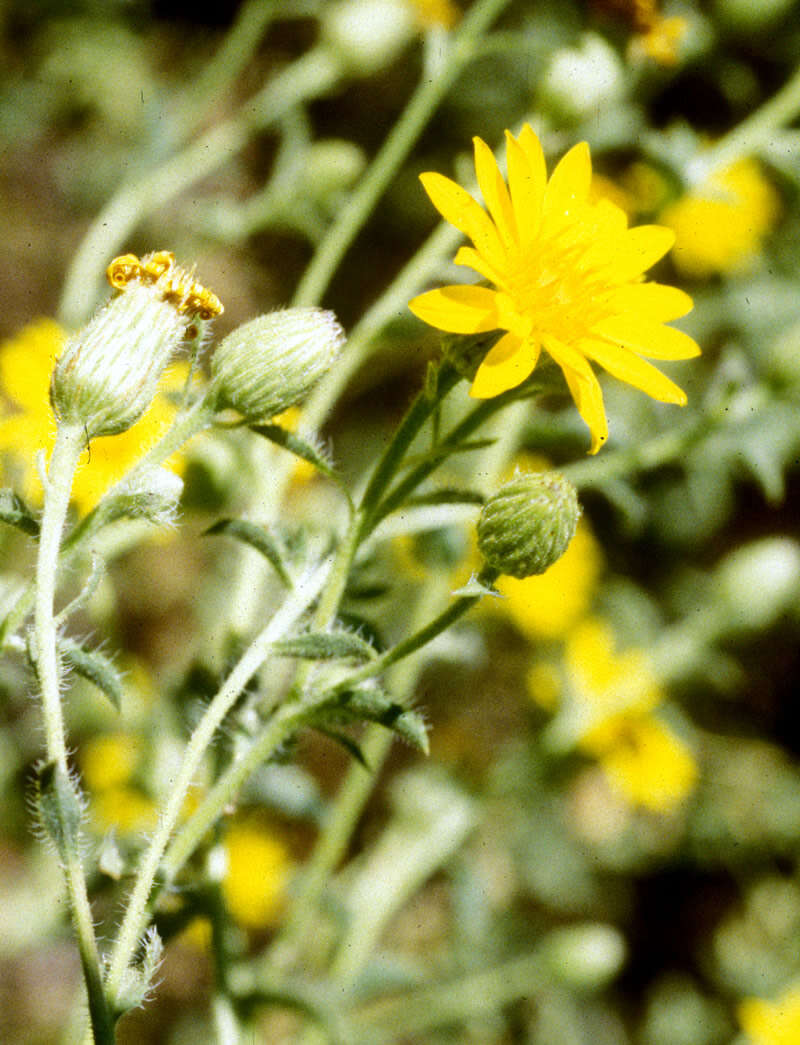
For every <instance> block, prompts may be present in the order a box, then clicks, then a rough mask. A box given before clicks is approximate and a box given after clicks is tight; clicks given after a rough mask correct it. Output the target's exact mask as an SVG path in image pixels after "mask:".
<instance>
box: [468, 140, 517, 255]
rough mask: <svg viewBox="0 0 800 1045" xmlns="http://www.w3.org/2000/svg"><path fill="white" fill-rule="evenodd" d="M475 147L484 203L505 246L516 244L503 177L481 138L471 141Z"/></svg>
mask: <svg viewBox="0 0 800 1045" xmlns="http://www.w3.org/2000/svg"><path fill="white" fill-rule="evenodd" d="M472 141H473V144H474V147H475V173H476V175H477V177H478V186H479V187H480V190H481V194H482V195H483V200H484V203H485V204H486V207H487V209H488V211H489V213H490V214H491V216H492V219H493V220H494V223H495V225H496V226H497V231H498V232H499V233H500V238H501V239H502V240H503V242H504V243H505V245H506V246H509V245H511V244H513V243H516V240H517V225H516V222H515V220H514V212H513V210H512V208H511V199H510V197H509V195H508V189H507V188H506V183H505V182H504V181H503V175H502V174H501V173H500V168H499V167H498V166H497V160H495V158H494V153H493V152H492V150H491V149H490V148H489V146H488V145H487V144H486V142H485V141H483V140H482V139H481V138H473V139H472Z"/></svg>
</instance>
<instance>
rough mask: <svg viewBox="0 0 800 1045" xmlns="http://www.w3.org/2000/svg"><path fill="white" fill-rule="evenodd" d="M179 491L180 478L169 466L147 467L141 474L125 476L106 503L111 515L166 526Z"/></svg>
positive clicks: (181, 483) (180, 485) (170, 518)
mask: <svg viewBox="0 0 800 1045" xmlns="http://www.w3.org/2000/svg"><path fill="white" fill-rule="evenodd" d="M182 493H183V479H181V477H180V476H179V475H176V474H175V472H172V471H170V469H169V468H150V469H148V470H147V471H146V472H145V473H144V474H142V475H139V476H137V477H135V478H133V479H128V480H127V481H126V482H125V483H124V484H123V485H122V486H121V487H120V488H119V489H118V491H117V493H116V494H115V495H114V497H113V498H111V499H110V503H109V504H108V506H107V509H106V510H107V511H108V513H109V514H110V515H112V516H113V517H115V518H122V517H127V518H128V519H149V520H150V522H153V523H156V524H158V525H169V524H170V523H172V522H173V520H174V518H175V513H176V511H177V509H178V502H179V501H180V499H181V494H182Z"/></svg>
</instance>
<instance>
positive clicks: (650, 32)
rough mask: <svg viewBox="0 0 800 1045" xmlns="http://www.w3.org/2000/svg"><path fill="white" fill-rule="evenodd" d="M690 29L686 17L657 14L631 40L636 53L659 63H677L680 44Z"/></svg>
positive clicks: (632, 48)
mask: <svg viewBox="0 0 800 1045" xmlns="http://www.w3.org/2000/svg"><path fill="white" fill-rule="evenodd" d="M688 29H689V23H688V22H687V21H686V19H685V18H681V17H680V16H679V15H676V16H674V17H672V18H664V17H662V16H661V15H659V14H656V15H655V16H654V18H653V20H652V23H651V24H650V25H648V26H647V28H646V29H644V30H643V31H642V32H641V33H639V34H637V35H636V36H634V37H633V38H632V40H631V50H632V51H633V53H634V55H636V54H641V55H644V57H646V58H650V59H652V61H654V62H657V63H658V64H659V65H675V63H676V62H677V61H678V51H679V49H680V44H681V41H682V40H683V38H684V37H685V36H686V33H687V31H688Z"/></svg>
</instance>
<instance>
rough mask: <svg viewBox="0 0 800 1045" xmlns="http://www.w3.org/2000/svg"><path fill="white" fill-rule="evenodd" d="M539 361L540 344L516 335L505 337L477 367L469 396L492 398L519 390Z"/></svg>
mask: <svg viewBox="0 0 800 1045" xmlns="http://www.w3.org/2000/svg"><path fill="white" fill-rule="evenodd" d="M538 360H539V345H538V344H537V343H536V342H535V341H532V340H531V339H526V340H524V341H523V340H522V339H521V338H519V337H517V335H516V334H511V333H508V334H504V335H503V336H502V337H501V338H500V340H499V341H498V342H497V344H496V345H494V346H493V348H492V349H491V350H490V351H489V353H488V355H487V356H486V358H485V359H484V361H483V362H482V363H481V365H480V366H479V367H478V372H477V374H476V375H475V380H474V381H473V382H472V388H470V390H469V394H470V395H471V396H472V397H473V399H492V398H493V397H494V396H497V395H500V393H501V392H507V391H508V389H509V388H516V386H517V385H521V384H522V382H523V381H525V380H526V378H528V377H530V375H531V374H532V373H533V371H534V368H535V367H536V363H537V362H538Z"/></svg>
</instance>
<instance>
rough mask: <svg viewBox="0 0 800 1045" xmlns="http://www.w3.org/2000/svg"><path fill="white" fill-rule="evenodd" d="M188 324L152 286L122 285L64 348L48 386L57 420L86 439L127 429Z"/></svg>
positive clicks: (148, 400) (153, 390) (145, 405)
mask: <svg viewBox="0 0 800 1045" xmlns="http://www.w3.org/2000/svg"><path fill="white" fill-rule="evenodd" d="M190 319H191V315H190V314H188V313H181V312H179V311H178V310H177V309H176V308H175V306H174V305H173V304H170V303H168V302H167V301H164V300H162V298H161V294H160V291H159V289H158V288H157V287H155V286H147V285H144V284H141V283H138V282H137V283H131V284H130V285H129V286H127V287H126V288H125V289H124V290H123V291H122V293H120V294H119V296H118V297H115V298H114V299H113V300H111V301H110V302H109V303H108V304H107V305H105V306H104V307H103V308H102V309H100V311H99V312H97V313H96V314H95V315H94V317H93V318H92V319H91V320H89V323H88V324H87V325H86V326H85V327H84V328H83V330H81V331H79V332H78V333H77V334H75V335H74V336H73V337H71V338H69V340H68V341H67V343H66V345H65V346H64V351H63V352H62V353H61V355H60V357H59V359H58V360H57V362H56V365H55V369H54V370H53V376H52V378H51V382H50V401H51V403H52V405H53V410H54V411H55V413H56V416H57V417H58V419H59V421H62V422H64V423H66V424H77V425H80V426H82V427H83V428H84V429H85V430H86V437H87V439H94V438H95V437H97V436H101V435H115V434H116V433H117V432H124V431H125V430H126V429H128V428H130V427H131V426H132V425H133V424H135V423H136V422H137V421H138V420H139V418H140V417H141V416H142V414H143V413H144V412H145V410H147V408H148V407H149V406H150V404H151V403H152V401H153V398H154V397H155V394H156V390H157V387H158V382H159V379H160V378H161V375H162V373H163V372H164V369H165V367H166V366H167V364H168V363H169V361H170V359H171V357H172V354H173V353H174V352H175V350H176V349H177V348H178V347H179V346H180V343H181V341H182V340H183V336H184V334H185V333H186V328H187V326H188V325H189V321H190Z"/></svg>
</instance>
